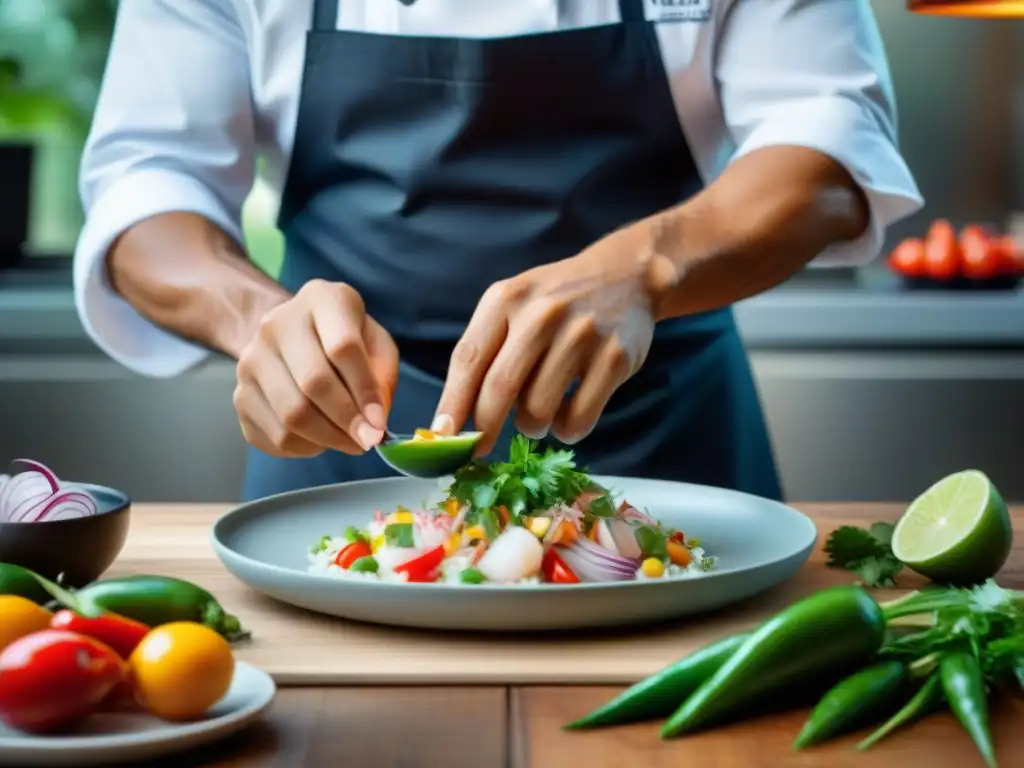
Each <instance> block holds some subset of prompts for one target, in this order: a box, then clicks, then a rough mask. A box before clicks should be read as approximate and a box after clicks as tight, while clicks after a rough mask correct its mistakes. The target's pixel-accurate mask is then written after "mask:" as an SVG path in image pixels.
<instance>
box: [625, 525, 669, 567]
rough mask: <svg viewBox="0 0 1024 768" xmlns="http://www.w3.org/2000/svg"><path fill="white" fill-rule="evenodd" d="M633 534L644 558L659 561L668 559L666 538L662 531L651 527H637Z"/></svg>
mask: <svg viewBox="0 0 1024 768" xmlns="http://www.w3.org/2000/svg"><path fill="white" fill-rule="evenodd" d="M633 534H634V535H635V536H636V543H637V544H638V545H639V547H640V551H641V552H642V553H643V556H644V557H656V558H658V559H659V560H664V559H665V558H667V557H668V545H667V543H666V542H667V537H666V536H665V533H664V531H662V530H660V529H659V528H656V527H655V526H653V525H638V526H637V527H636V529H635V530H634V531H633Z"/></svg>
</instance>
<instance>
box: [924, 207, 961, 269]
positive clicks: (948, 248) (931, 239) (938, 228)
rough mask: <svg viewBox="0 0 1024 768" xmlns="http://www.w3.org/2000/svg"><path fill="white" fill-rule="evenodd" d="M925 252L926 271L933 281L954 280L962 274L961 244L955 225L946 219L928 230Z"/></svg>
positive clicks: (940, 220)
mask: <svg viewBox="0 0 1024 768" xmlns="http://www.w3.org/2000/svg"><path fill="white" fill-rule="evenodd" d="M924 252H925V253H924V255H925V271H926V273H927V275H928V277H930V278H931V279H933V280H952V279H953V278H955V277H957V276H958V275H959V274H960V264H961V262H962V256H961V253H960V243H959V242H958V241H957V237H956V230H954V229H953V225H952V224H950V223H949V222H948V221H946V220H945V219H939V220H938V221H936V222H935V223H933V224H932V226H931V229H929V230H928V237H927V239H926V240H925V243H924Z"/></svg>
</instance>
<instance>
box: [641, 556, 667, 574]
mask: <svg viewBox="0 0 1024 768" xmlns="http://www.w3.org/2000/svg"><path fill="white" fill-rule="evenodd" d="M640 570H641V571H643V574H644V576H647V577H648V578H651V579H659V578H661V577H662V576H664V575H665V564H664V563H663V562H661V560H659V559H658V558H656V557H648V558H647V559H646V560H644V561H643V562H642V563H640Z"/></svg>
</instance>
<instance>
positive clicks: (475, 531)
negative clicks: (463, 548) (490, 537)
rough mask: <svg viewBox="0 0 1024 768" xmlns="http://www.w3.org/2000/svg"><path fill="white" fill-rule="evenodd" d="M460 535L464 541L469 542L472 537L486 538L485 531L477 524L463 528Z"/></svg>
mask: <svg viewBox="0 0 1024 768" xmlns="http://www.w3.org/2000/svg"><path fill="white" fill-rule="evenodd" d="M462 536H463V539H464V540H465V541H466V543H469V542H471V541H473V540H474V539H486V538H487V533H486V532H485V531H484V529H483V528H481V527H480V526H479V525H474V526H472V527H471V528H467V529H466V530H464V531H463V532H462Z"/></svg>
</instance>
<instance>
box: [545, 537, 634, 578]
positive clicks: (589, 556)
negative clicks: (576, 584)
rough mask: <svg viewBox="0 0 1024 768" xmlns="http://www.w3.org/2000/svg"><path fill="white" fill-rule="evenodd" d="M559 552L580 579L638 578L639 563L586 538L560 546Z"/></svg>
mask: <svg viewBox="0 0 1024 768" xmlns="http://www.w3.org/2000/svg"><path fill="white" fill-rule="evenodd" d="M558 553H559V554H560V555H561V556H562V558H563V559H564V560H565V562H566V564H567V565H568V566H569V567H570V568H572V570H573V572H574V573H575V574H576V575H577V576H579V578H580V581H597V582H603V581H628V580H630V579H635V578H636V568H637V565H636V563H635V562H634V561H632V560H629V559H627V558H625V557H619V556H618V555H614V554H612V553H611V552H609V551H608V550H606V549H604V547H600V546H598V545H597V544H595V543H594V542H592V541H590V540H589V539H586V538H581V539H579V540H577V541H576V542H574V543H573V545H572V546H570V547H559V548H558Z"/></svg>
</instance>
